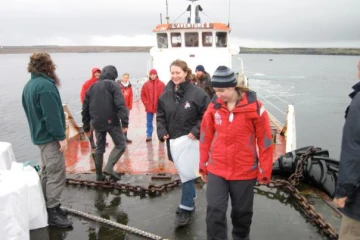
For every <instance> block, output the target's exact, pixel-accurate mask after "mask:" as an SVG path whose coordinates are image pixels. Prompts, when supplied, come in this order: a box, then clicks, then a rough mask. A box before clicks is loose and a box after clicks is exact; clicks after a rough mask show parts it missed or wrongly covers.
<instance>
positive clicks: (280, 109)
mask: <svg viewBox="0 0 360 240" xmlns="http://www.w3.org/2000/svg"><path fill="white" fill-rule="evenodd" d="M236 59H237V60H238V61H239V63H240V69H237V68H236V67H235V68H234V71H235V72H236V77H237V80H238V82H240V83H241V84H242V85H244V86H247V87H250V83H249V79H248V78H247V77H246V75H245V71H244V64H243V60H242V59H241V58H240V57H237V58H236ZM253 90H255V89H253ZM256 93H257V96H258V98H259V99H260V100H261V101H262V102H263V103H264V105H265V106H266V107H268V106H269V108H270V109H271V110H276V113H277V114H274V111H269V110H267V112H268V114H269V117H270V120H271V123H272V124H273V125H274V126H272V129H273V130H274V131H276V129H282V130H281V133H280V134H281V135H283V136H285V139H286V152H289V151H292V150H295V149H296V125H295V108H294V105H293V104H291V103H289V102H287V101H286V100H285V99H283V98H281V97H280V96H279V95H275V94H274V93H271V92H270V91H267V90H266V89H259V91H256ZM279 103H280V104H279ZM279 105H283V106H279ZM285 109H287V110H285ZM279 114H280V116H279ZM279 119H284V120H285V122H284V123H283V122H281V121H279ZM273 135H274V136H275V134H273Z"/></svg>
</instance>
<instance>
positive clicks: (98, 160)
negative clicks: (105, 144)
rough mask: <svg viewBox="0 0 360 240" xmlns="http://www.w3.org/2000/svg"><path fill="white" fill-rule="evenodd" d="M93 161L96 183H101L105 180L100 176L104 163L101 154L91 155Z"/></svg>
mask: <svg viewBox="0 0 360 240" xmlns="http://www.w3.org/2000/svg"><path fill="white" fill-rule="evenodd" d="M92 156H93V160H94V163H95V170H96V181H98V182H103V181H104V180H105V176H103V174H102V166H103V161H104V155H103V154H93V155H92Z"/></svg>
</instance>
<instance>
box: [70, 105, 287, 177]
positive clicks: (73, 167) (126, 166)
mask: <svg viewBox="0 0 360 240" xmlns="http://www.w3.org/2000/svg"><path fill="white" fill-rule="evenodd" d="M129 122H130V125H129V131H128V138H129V139H131V140H132V141H133V142H132V143H131V144H128V145H127V147H126V150H125V153H124V154H123V156H122V157H121V158H120V160H119V162H118V163H117V164H116V165H115V171H117V172H119V173H129V174H153V173H171V174H175V173H177V172H176V169H175V166H174V164H173V163H172V162H171V161H168V157H167V154H166V144H164V143H162V142H160V141H159V140H158V138H157V135H156V132H155V131H154V133H153V140H152V141H151V142H146V141H145V139H146V115H145V109H144V106H143V104H142V103H141V102H140V101H135V102H134V104H133V109H132V110H131V111H130V121H129ZM270 124H271V126H272V128H274V129H276V143H275V144H273V148H274V151H273V152H274V154H273V160H274V161H276V159H278V157H280V156H281V155H283V154H284V153H285V138H284V137H283V136H281V135H280V132H281V126H280V125H279V123H277V122H276V120H275V119H274V118H273V117H270ZM154 126H156V123H155V119H154ZM155 129H156V128H155ZM107 142H108V146H107V147H106V152H105V155H104V165H105V164H106V161H107V159H108V155H109V154H110V151H111V149H112V148H113V146H114V145H113V143H112V140H111V138H110V136H108V140H107ZM91 152H92V149H91V146H90V143H89V141H88V140H87V139H84V140H80V135H77V136H75V137H73V138H71V139H70V140H69V143H68V149H67V151H66V153H65V159H66V172H67V173H68V174H76V173H93V172H95V166H94V163H93V161H92V158H91Z"/></svg>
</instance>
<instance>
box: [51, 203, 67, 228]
mask: <svg viewBox="0 0 360 240" xmlns="http://www.w3.org/2000/svg"><path fill="white" fill-rule="evenodd" d="M47 212H48V224H49V226H53V227H62V228H66V227H71V226H72V224H73V222H72V221H71V220H70V219H68V218H67V216H66V215H65V214H64V213H63V210H62V209H60V206H57V207H54V208H48V209H47Z"/></svg>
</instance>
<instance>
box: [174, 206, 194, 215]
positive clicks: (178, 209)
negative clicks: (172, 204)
mask: <svg viewBox="0 0 360 240" xmlns="http://www.w3.org/2000/svg"><path fill="white" fill-rule="evenodd" d="M181 211H183V209H181V208H180V207H177V208H176V211H175V213H176V214H179V213H180V212H181ZM194 211H195V205H194V210H192V211H189V212H190V213H192V212H194Z"/></svg>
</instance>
